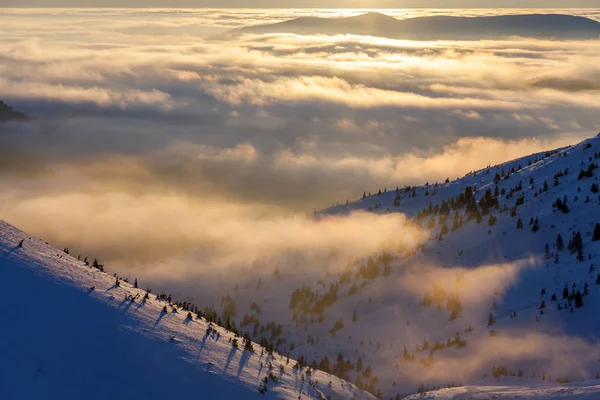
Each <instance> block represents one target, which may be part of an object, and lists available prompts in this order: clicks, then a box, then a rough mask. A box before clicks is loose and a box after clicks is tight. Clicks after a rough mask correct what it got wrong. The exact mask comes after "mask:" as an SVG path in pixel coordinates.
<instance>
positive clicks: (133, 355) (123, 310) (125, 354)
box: [0, 221, 373, 399]
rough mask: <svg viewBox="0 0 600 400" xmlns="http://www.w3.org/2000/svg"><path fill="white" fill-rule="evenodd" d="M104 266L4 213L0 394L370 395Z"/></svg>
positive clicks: (0, 255)
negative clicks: (51, 242) (248, 339)
mask: <svg viewBox="0 0 600 400" xmlns="http://www.w3.org/2000/svg"><path fill="white" fill-rule="evenodd" d="M101 269H102V266H97V268H94V267H93V266H91V265H86V263H84V262H83V261H78V260H77V259H75V258H73V257H71V256H69V255H68V254H65V253H64V252H63V251H59V250H56V249H54V248H52V247H51V246H49V245H48V244H46V243H44V242H43V241H41V240H39V239H36V238H32V237H31V236H29V235H27V234H26V233H24V232H22V231H20V230H18V229H17V228H15V227H13V226H11V225H9V224H7V223H5V222H3V221H0V285H1V286H0V287H1V290H2V293H3V294H4V296H6V298H8V299H9V300H10V302H11V303H10V305H9V306H8V307H7V308H6V310H5V312H4V313H3V320H4V321H6V322H7V324H6V325H4V326H3V328H2V329H0V354H2V359H3V363H1V365H0V398H3V399H24V398H36V399H43V398H61V399H80V398H88V399H100V398H103V399H104V398H113V399H120V398H122V399H133V398H146V399H165V398H173V399H176V398H185V397H190V396H194V397H198V396H199V397H200V398H215V399H216V398H264V396H266V397H268V398H286V399H292V398H293V399H297V398H310V399H325V398H332V399H336V398H337V399H346V398H356V399H370V398H373V397H372V396H371V395H369V394H367V393H365V392H362V391H360V390H358V389H357V388H356V387H354V386H353V385H352V384H348V383H346V382H344V381H342V380H340V379H338V378H336V377H333V376H330V375H329V374H325V373H323V372H321V371H315V370H310V368H302V367H300V368H297V367H295V365H296V361H294V360H290V359H287V358H285V357H283V356H281V355H278V354H276V353H274V354H269V352H267V351H265V350H264V349H263V348H262V347H260V346H259V345H257V344H256V343H254V344H253V346H252V347H253V350H254V352H253V353H252V352H251V351H249V350H248V347H245V345H244V340H243V338H241V337H237V338H236V337H235V335H234V334H233V333H232V332H230V331H227V330H226V329H224V328H222V327H219V326H216V325H214V324H212V323H208V322H207V321H206V320H205V319H204V318H200V317H198V316H197V315H196V314H195V313H188V312H187V311H184V310H182V309H181V308H180V307H178V306H175V305H173V304H170V303H169V302H168V301H166V300H159V299H157V297H156V296H155V295H154V294H148V295H147V292H146V291H145V290H142V289H139V288H135V287H134V286H135V285H137V282H136V284H134V285H132V284H129V283H127V282H125V281H124V280H120V279H119V278H117V277H114V276H110V275H108V274H106V273H104V272H103V271H101ZM234 344H237V346H238V347H237V348H236V347H235V346H234ZM265 381H266V383H265ZM265 387H266V389H265ZM259 388H260V389H261V391H262V392H264V393H262V394H261V393H260V392H259ZM263 395H264V396H263Z"/></svg>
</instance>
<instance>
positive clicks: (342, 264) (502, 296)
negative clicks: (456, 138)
mask: <svg viewBox="0 0 600 400" xmlns="http://www.w3.org/2000/svg"><path fill="white" fill-rule="evenodd" d="M599 158H600V138H598V137H593V138H590V139H588V140H585V141H583V142H582V143H579V144H576V145H573V146H569V147H564V148H560V149H555V150H549V151H547V152H542V153H537V154H532V155H530V156H527V157H522V158H519V159H516V160H512V161H508V162H506V163H503V164H500V165H495V166H489V167H486V168H483V169H481V170H478V171H475V172H472V173H470V174H467V175H466V176H464V177H462V178H459V179H457V180H454V181H450V180H449V179H448V181H447V182H446V183H441V184H428V185H424V186H415V187H404V188H398V189H397V190H393V189H392V190H385V189H382V190H381V193H380V194H379V193H377V194H374V195H367V193H365V196H364V198H361V199H359V200H358V201H356V202H352V203H349V204H345V205H338V206H335V207H332V208H329V209H326V210H323V211H321V212H318V213H316V215H315V217H314V218H316V219H320V218H328V216H330V215H346V214H352V213H353V212H356V211H362V212H365V211H366V212H371V213H377V214H382V215H386V214H389V215H393V214H394V213H402V214H405V215H406V216H408V217H409V218H410V219H411V221H412V223H414V225H415V226H417V227H420V228H421V229H423V231H424V232H425V235H424V237H425V238H426V239H425V240H424V241H423V242H421V243H417V245H416V246H414V247H408V248H407V247H404V248H398V249H397V250H395V251H392V252H382V253H379V254H373V255H371V256H367V257H364V258H363V259H359V260H350V261H346V260H347V258H346V257H345V255H344V253H343V251H341V250H339V249H336V250H335V251H333V250H332V254H331V257H330V258H329V259H326V260H323V259H318V258H317V259H315V260H313V261H312V263H313V264H315V265H311V266H306V271H311V272H310V273H308V274H307V273H306V272H305V273H304V274H302V273H299V272H300V271H302V270H304V269H305V268H304V267H300V268H299V264H298V261H297V260H294V259H293V258H292V259H289V260H286V259H281V260H269V259H265V260H264V261H261V262H257V263H256V267H253V268H251V269H250V270H248V271H247V272H246V273H242V274H240V276H239V277H238V280H236V281H233V282H231V283H230V285H229V286H230V287H231V291H230V292H227V299H230V300H228V303H234V304H237V305H238V307H237V316H236V321H237V322H238V323H240V324H242V326H245V325H246V324H248V323H249V322H250V324H252V321H255V322H254V323H255V331H258V330H260V329H262V328H261V325H260V324H259V322H258V320H257V318H258V314H257V313H255V312H254V311H253V310H252V308H251V307H249V305H250V304H253V303H256V304H261V305H262V304H263V303H266V304H268V305H269V306H268V307H264V309H263V310H262V312H261V313H260V319H261V320H265V319H266V320H273V321H277V322H278V323H281V324H282V325H283V326H284V327H287V330H288V332H287V333H286V335H285V341H284V342H283V343H284V344H283V346H286V347H287V348H292V354H293V355H295V356H296V357H298V356H300V355H309V359H312V360H315V363H316V365H318V366H319V368H323V369H325V370H330V369H331V364H330V363H331V362H332V361H331V360H335V359H336V357H337V358H338V359H339V358H340V356H341V357H342V359H346V360H350V364H349V367H350V368H349V369H346V370H344V371H343V372H341V373H340V372H339V371H338V372H337V373H338V374H340V375H342V376H344V378H345V379H347V380H350V381H352V382H355V383H361V382H362V383H363V384H364V382H365V376H364V372H363V371H364V370H363V369H360V367H359V365H360V366H361V367H362V366H369V370H370V374H369V376H370V378H369V379H371V382H376V388H377V390H381V392H380V395H381V396H382V397H383V398H386V399H387V398H397V397H398V396H405V395H409V394H411V393H415V392H418V391H423V392H429V393H436V392H432V389H437V388H440V387H446V386H463V385H465V387H475V388H477V387H479V386H478V385H480V384H481V382H487V381H486V379H489V378H486V377H489V376H491V375H493V376H494V377H495V378H496V379H497V380H499V382H495V385H496V386H498V385H503V382H504V380H506V379H511V385H514V384H515V382H514V380H515V379H516V380H517V381H518V382H522V385H528V386H532V387H537V386H539V385H549V386H551V387H550V388H549V389H543V388H542V389H540V391H539V393H546V394H548V393H550V392H552V391H553V390H558V389H556V388H557V387H560V385H565V383H566V382H568V381H581V380H587V379H590V378H593V377H595V376H596V374H597V373H598V372H600V364H599V363H598V359H600V349H599V348H598V345H597V336H598V332H600V323H599V322H597V321H596V318H595V317H594V316H595V315H596V314H597V312H599V311H600V296H599V295H600V291H599V290H598V282H600V279H599V278H598V270H597V266H598V263H599V262H598V260H599V259H600V241H599V240H598V237H596V235H599V236H600V229H598V228H596V227H597V226H598V225H597V224H600V208H599V207H598V205H599V204H600V197H599V192H598V189H599V188H598V183H599V182H598V171H597V170H596V168H597V163H598V159H599ZM402 232H403V227H402V226H399V227H398V234H399V235H402ZM595 232H596V233H595ZM559 236H560V240H559V239H558V237H559ZM558 242H560V244H559V243H558ZM300 262H302V261H300ZM319 263H320V264H321V265H320V266H321V272H320V275H317V276H316V277H313V276H312V275H311V274H313V273H314V269H315V268H318V266H319ZM300 265H302V264H300ZM311 268H312V269H311ZM271 271H273V273H271ZM311 279H314V280H313V281H312V282H310V280H311ZM261 285H265V286H266V287H269V288H276V289H272V290H269V291H261V290H259V289H258V288H259V287H261ZM234 286H235V288H234ZM225 290H227V289H225ZM282 297H283V298H285V297H288V298H289V299H290V302H289V303H287V304H286V302H282V301H281V298H282ZM213 301H217V299H213ZM222 305H223V304H222ZM225 306H226V305H225ZM248 321H249V322H248ZM250 326H252V325H250ZM373 326H377V329H372V327H373ZM373 379H375V380H374V381H373ZM482 379H483V381H482ZM548 381H551V383H548ZM488 383H489V382H488ZM584 386H585V385H584ZM371 388H372V386H371ZM371 390H372V389H371ZM452 390H454V392H453V391H452ZM461 390H463V389H445V393H455V394H456V395H457V396H459V397H458V398H460V395H459V394H458V393H464V390H463V391H462V392H461ZM498 390H500V389H498ZM515 390H516V389H515ZM586 390H591V389H589V388H588V389H586ZM470 393H474V391H472V392H470ZM431 396H434V395H433V394H431ZM449 398H450V397H449ZM465 398H470V397H468V396H467V397H465ZM482 398H485V396H483V397H482ZM498 398H501V397H498Z"/></svg>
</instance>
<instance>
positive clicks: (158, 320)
mask: <svg viewBox="0 0 600 400" xmlns="http://www.w3.org/2000/svg"><path fill="white" fill-rule="evenodd" d="M165 315H167V313H166V312H164V311H162V310H161V311H160V315H159V316H158V318H157V319H156V321H155V322H154V326H153V328H156V325H158V324H159V323H160V320H161V319H163V318H164V317H165Z"/></svg>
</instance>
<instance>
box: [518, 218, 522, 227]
mask: <svg viewBox="0 0 600 400" xmlns="http://www.w3.org/2000/svg"><path fill="white" fill-rule="evenodd" d="M517 229H523V220H522V219H521V218H519V219H517Z"/></svg>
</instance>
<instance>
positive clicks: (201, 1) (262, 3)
mask: <svg viewBox="0 0 600 400" xmlns="http://www.w3.org/2000/svg"><path fill="white" fill-rule="evenodd" d="M281 5H282V4H281V2H280V1H276V0H258V1H256V0H255V1H252V2H248V1H244V0H222V1H216V0H168V1H167V0H89V1H88V0H85V1H83V0H0V7H117V8H122V7H123V8H125V7H144V8H150V7H159V8H163V7H168V8H178V7H186V8H187V7H190V8H195V7H233V8H238V7H239V8H248V7H253V8H279V7H281ZM285 5H286V7H289V8H295V7H316V8H430V7H432V8H502V7H516V8H523V7H542V8H566V7H570V8H591V7H597V6H598V2H597V1H596V0H573V1H565V0H488V1H480V0H343V1H342V0H328V1H326V2H323V1H320V0H290V1H288V2H286V4H285Z"/></svg>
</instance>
